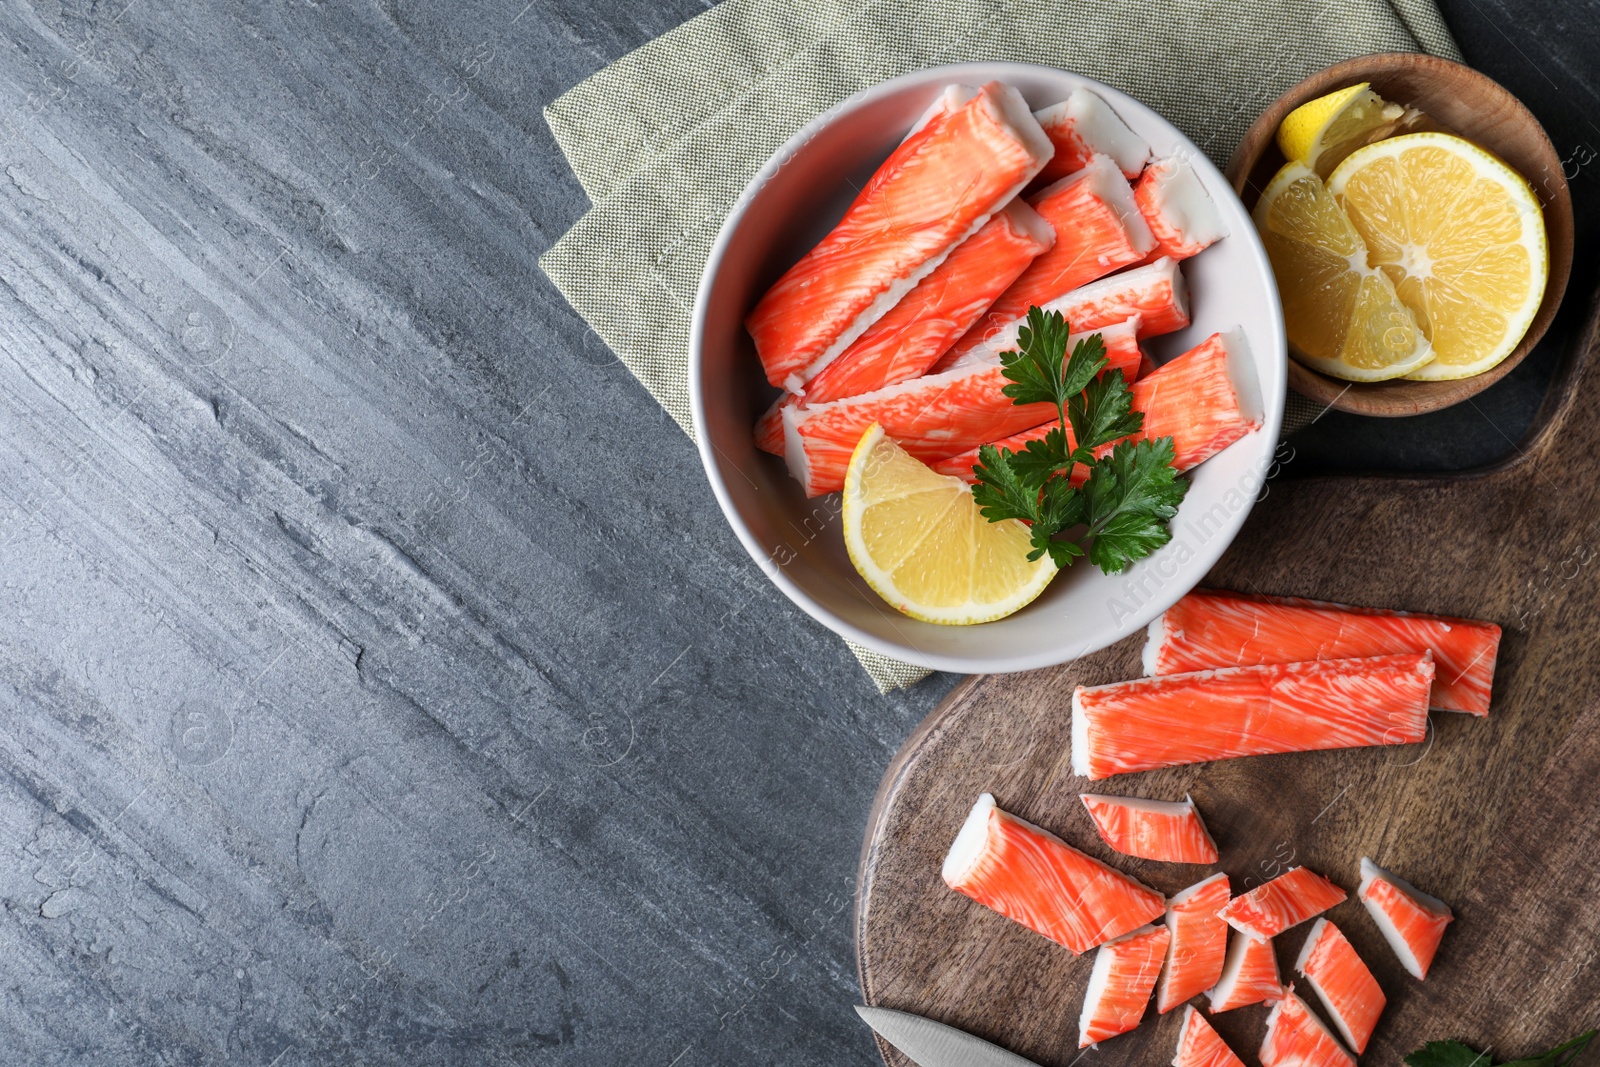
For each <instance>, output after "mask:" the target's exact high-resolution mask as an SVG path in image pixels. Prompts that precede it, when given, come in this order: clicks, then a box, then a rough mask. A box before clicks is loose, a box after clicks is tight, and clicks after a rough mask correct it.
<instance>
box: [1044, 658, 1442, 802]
mask: <svg viewBox="0 0 1600 1067" xmlns="http://www.w3.org/2000/svg"><path fill="white" fill-rule="evenodd" d="M1432 684H1433V658H1432V656H1431V654H1429V653H1427V652H1424V653H1422V654H1421V655H1420V656H1419V655H1408V656H1376V657H1373V658H1372V659H1334V660H1320V661H1315V662H1310V663H1279V664H1269V665H1266V666H1261V667H1233V668H1231V669H1228V670H1221V671H1196V672H1194V673H1193V674H1169V675H1167V676H1166V677H1163V678H1135V679H1134V680H1132V681H1129V682H1115V683H1113V684H1111V685H1098V686H1092V687H1091V686H1079V687H1078V688H1077V689H1076V690H1075V691H1074V692H1073V694H1072V769H1073V771H1074V772H1075V773H1077V774H1081V775H1085V776H1087V777H1089V778H1095V779H1099V778H1108V777H1110V776H1111V775H1113V774H1126V773H1128V772H1130V771H1149V770H1155V769H1157V768H1159V767H1177V766H1181V765H1183V764H1186V763H1205V762H1208V761H1210V760H1219V759H1233V758H1235V757H1238V756H1263V755H1267V754H1269V753H1274V752H1311V751H1316V750H1319V749H1328V748H1359V747H1363V746H1367V745H1403V744H1410V743H1414V742H1419V741H1422V740H1423V739H1424V738H1425V737H1426V736H1427V729H1428V687H1429V686H1430V685H1432Z"/></svg>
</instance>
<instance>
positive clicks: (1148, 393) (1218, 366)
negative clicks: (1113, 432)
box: [933, 331, 1261, 482]
mask: <svg viewBox="0 0 1600 1067" xmlns="http://www.w3.org/2000/svg"><path fill="white" fill-rule="evenodd" d="M1257 405H1258V401H1257V398H1256V393H1255V378H1254V375H1253V373H1252V371H1251V366H1250V357H1249V353H1248V351H1247V350H1246V346H1245V342H1244V337H1243V335H1242V334H1240V333H1239V332H1238V331H1231V332H1229V333H1215V334H1212V335H1211V336H1210V337H1208V338H1206V339H1205V340H1204V341H1202V342H1200V344H1198V345H1196V346H1195V347H1194V348H1191V349H1190V350H1189V351H1187V352H1185V353H1184V354H1183V355H1181V356H1178V357H1177V358H1176V359H1173V360H1170V361H1169V362H1167V363H1164V364H1162V365H1161V366H1159V367H1157V368H1156V369H1155V370H1154V371H1152V372H1150V375H1149V377H1147V378H1141V379H1139V380H1138V381H1136V382H1134V383H1133V410H1135V411H1139V412H1143V414H1144V427H1143V428H1142V429H1141V430H1140V431H1139V433H1138V434H1136V435H1135V436H1134V437H1133V440H1136V441H1137V440H1153V439H1155V438H1158V437H1171V438H1172V447H1173V451H1174V453H1175V456H1174V461H1175V465H1176V466H1177V468H1178V470H1180V471H1186V470H1190V469H1192V468H1194V467H1198V466H1199V465H1200V464H1201V463H1204V462H1205V461H1206V460H1208V459H1210V458H1211V457H1212V456H1214V455H1216V454H1217V453H1218V452H1221V451H1222V450H1223V449H1224V448H1227V447H1228V446H1229V445H1231V444H1233V443H1234V442H1235V441H1237V440H1239V439H1240V438H1241V437H1243V436H1245V435H1246V434H1248V433H1249V432H1251V431H1252V430H1254V429H1256V428H1257V427H1259V426H1260V425H1261V416H1260V413H1259V409H1258V406H1257ZM1049 429H1050V427H1049V426H1043V427H1039V428H1035V429H1028V430H1024V431H1022V432H1021V433H1018V434H1013V435H1012V436H1011V437H1010V438H1006V439H1002V440H998V441H994V442H991V443H992V444H994V445H995V447H997V448H1008V449H1010V450H1011V451H1013V452H1019V451H1021V450H1022V449H1024V448H1026V447H1027V446H1028V442H1029V441H1031V440H1033V439H1034V438H1038V437H1043V436H1044V434H1045V432H1046V431H1047V430H1049ZM1110 448H1111V446H1110V445H1107V446H1105V450H1109V449H1110ZM977 462H978V449H976V448H972V449H969V450H967V451H966V452H963V453H959V454H957V455H954V456H951V457H949V458H948V459H945V460H941V461H940V462H938V463H935V464H934V465H933V467H934V469H935V470H937V471H938V472H939V473H941V474H953V475H955V476H956V477H958V478H965V479H966V480H967V481H969V482H970V481H973V480H974V477H975V476H974V475H973V473H972V470H973V467H974V466H976V465H977ZM1073 477H1074V479H1075V480H1077V479H1081V478H1082V477H1083V471H1082V468H1079V469H1077V470H1075V471H1074V472H1073Z"/></svg>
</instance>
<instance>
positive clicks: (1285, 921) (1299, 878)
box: [1221, 867, 1346, 938]
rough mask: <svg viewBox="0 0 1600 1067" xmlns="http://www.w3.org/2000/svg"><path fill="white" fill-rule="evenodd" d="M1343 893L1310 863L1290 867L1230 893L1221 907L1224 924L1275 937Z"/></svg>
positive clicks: (1314, 914) (1326, 908)
mask: <svg viewBox="0 0 1600 1067" xmlns="http://www.w3.org/2000/svg"><path fill="white" fill-rule="evenodd" d="M1345 896H1346V893H1345V891H1344V890H1343V889H1340V888H1339V887H1338V886H1336V885H1334V884H1333V883H1332V882H1330V881H1328V880H1327V879H1326V878H1324V877H1322V875H1320V874H1318V873H1317V872H1316V871H1313V870H1312V869H1311V868H1310V867H1291V868H1289V869H1288V870H1287V871H1284V872H1283V873H1282V874H1280V875H1278V877H1276V878H1274V879H1272V880H1271V881H1269V882H1264V883H1263V884H1261V885H1258V886H1256V887H1255V888H1254V889H1252V890H1250V892H1248V893H1244V894H1241V895H1240V896H1237V897H1234V898H1233V900H1231V901H1229V902H1228V906H1227V907H1225V908H1223V909H1222V911H1221V915H1222V918H1223V919H1224V920H1226V921H1227V923H1228V925H1229V926H1231V927H1233V928H1234V929H1235V930H1238V931H1239V932H1240V933H1243V934H1249V935H1250V936H1251V937H1260V938H1270V937H1277V936H1278V935H1279V934H1281V933H1283V932H1284V931H1285V930H1287V929H1289V928H1290V927H1291V926H1298V925H1300V924H1301V923H1303V922H1305V921H1306V920H1307V919H1314V918H1316V917H1317V916H1318V915H1321V914H1322V913H1323V912H1325V911H1327V910H1328V909H1329V908H1331V907H1333V906H1334V905H1335V904H1338V903H1341V902H1342V901H1343V900H1344V898H1345Z"/></svg>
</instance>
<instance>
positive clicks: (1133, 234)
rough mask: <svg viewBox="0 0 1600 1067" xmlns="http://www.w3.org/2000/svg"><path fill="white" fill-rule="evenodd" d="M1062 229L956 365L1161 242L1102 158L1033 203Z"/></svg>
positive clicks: (971, 337) (982, 322)
mask: <svg viewBox="0 0 1600 1067" xmlns="http://www.w3.org/2000/svg"><path fill="white" fill-rule="evenodd" d="M1028 202H1029V203H1031V204H1032V205H1033V208H1034V210H1035V211H1037V212H1038V213H1039V215H1040V216H1041V217H1043V218H1044V219H1045V220H1046V221H1047V222H1049V224H1050V225H1051V226H1052V227H1053V228H1054V229H1055V232H1056V242H1055V245H1054V246H1052V247H1051V248H1050V250H1049V251H1048V252H1045V253H1044V254H1043V255H1041V256H1039V258H1037V259H1035V260H1034V261H1033V262H1032V263H1030V264H1029V265H1028V268H1027V269H1026V270H1024V271H1023V272H1022V273H1021V274H1020V275H1019V276H1018V277H1017V279H1016V281H1014V282H1012V283H1011V285H1010V286H1009V287H1008V288H1007V289H1006V290H1005V292H1003V293H1001V294H1000V296H999V297H998V298H997V299H996V300H995V301H994V303H993V305H992V306H990V308H989V310H987V311H985V312H983V314H982V317H980V318H979V319H977V321H976V323H975V324H973V325H972V328H971V329H970V330H968V331H967V333H966V335H965V336H963V337H962V338H961V339H960V340H959V341H956V342H955V343H954V345H953V347H952V348H951V349H950V351H951V352H952V353H953V356H954V358H956V359H960V358H961V356H963V355H965V354H966V353H967V352H970V351H972V350H973V349H975V348H978V347H980V346H981V345H982V344H983V342H984V340H985V339H986V338H988V337H991V336H993V335H994V334H996V333H998V332H999V331H1001V330H1002V329H1004V328H1005V326H1006V325H1007V324H1008V323H1010V322H1012V321H1013V320H1016V319H1021V318H1026V317H1027V314H1028V309H1029V308H1030V307H1033V306H1034V305H1038V306H1040V307H1043V306H1044V305H1046V304H1048V303H1049V302H1050V301H1052V300H1054V299H1056V298H1057V297H1059V296H1063V295H1065V294H1067V293H1070V292H1072V291H1073V290H1074V289H1077V288H1079V287H1081V286H1084V285H1087V284H1088V283H1089V282H1092V281H1094V280H1096V279H1097V278H1103V277H1105V276H1106V275H1107V274H1110V273H1111V272H1113V271H1116V270H1121V269H1122V268H1123V267H1129V266H1132V265H1133V264H1135V263H1138V262H1139V261H1140V260H1142V259H1144V258H1145V257H1146V256H1148V255H1149V254H1150V250H1151V249H1153V248H1154V247H1155V237H1154V236H1153V235H1152V234H1151V233H1150V227H1149V225H1148V224H1147V223H1146V222H1145V220H1144V216H1142V215H1141V214H1140V213H1139V205H1138V204H1137V203H1136V202H1135V201H1134V198H1133V190H1132V189H1131V188H1129V186H1128V181H1127V179H1126V178H1124V177H1123V176H1122V173H1121V172H1120V171H1118V170H1117V165H1116V164H1115V163H1114V162H1112V160H1111V158H1110V157H1109V156H1100V155H1097V156H1095V157H1094V158H1093V159H1092V160H1090V162H1089V164H1088V165H1087V166H1086V167H1084V168H1083V169H1082V170H1080V171H1078V172H1077V173H1076V174H1072V175H1069V176H1068V177H1065V178H1062V179H1061V180H1060V181H1058V182H1056V183H1055V184H1053V185H1051V186H1049V187H1047V188H1045V189H1043V190H1042V191H1040V192H1039V193H1036V194H1035V195H1033V196H1031V197H1029V198H1028Z"/></svg>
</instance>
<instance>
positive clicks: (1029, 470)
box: [1011, 426, 1067, 489]
mask: <svg viewBox="0 0 1600 1067" xmlns="http://www.w3.org/2000/svg"><path fill="white" fill-rule="evenodd" d="M1066 465H1067V435H1066V434H1065V433H1063V432H1062V431H1061V427H1059V426H1052V427H1051V428H1050V432H1049V433H1047V434H1045V435H1044V438H1043V439H1042V440H1041V439H1039V438H1035V439H1034V440H1032V441H1029V442H1028V445H1027V447H1026V448H1024V449H1023V450H1022V451H1021V452H1013V453H1012V454H1011V467H1012V469H1013V470H1015V471H1016V472H1017V477H1019V478H1021V479H1022V480H1023V482H1024V483H1026V484H1028V485H1031V486H1033V487H1034V488H1036V489H1043V488H1044V487H1045V483H1047V482H1048V481H1050V479H1051V478H1052V477H1054V476H1055V474H1056V472H1057V471H1059V470H1061V468H1062V467H1065V466H1066Z"/></svg>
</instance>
